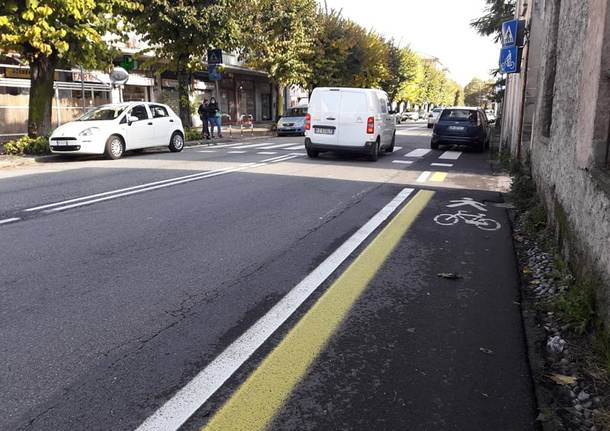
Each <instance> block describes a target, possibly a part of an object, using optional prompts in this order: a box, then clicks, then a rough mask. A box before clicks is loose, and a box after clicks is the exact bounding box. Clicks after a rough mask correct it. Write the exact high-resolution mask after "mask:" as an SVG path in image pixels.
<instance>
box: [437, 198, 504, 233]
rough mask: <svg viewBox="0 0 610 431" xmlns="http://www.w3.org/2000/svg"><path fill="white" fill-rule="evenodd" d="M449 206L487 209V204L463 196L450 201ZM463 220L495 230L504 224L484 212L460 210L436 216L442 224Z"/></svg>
mask: <svg viewBox="0 0 610 431" xmlns="http://www.w3.org/2000/svg"><path fill="white" fill-rule="evenodd" d="M445 206H446V207H447V208H459V207H463V206H467V207H473V208H474V209H476V210H478V211H485V212H486V211H487V208H486V205H485V204H483V203H481V202H477V201H475V200H474V199H472V198H462V199H457V200H453V201H450V202H449V204H448V205H445ZM460 221H463V222H464V223H466V224H469V225H473V226H476V227H477V228H479V229H481V230H486V231H495V230H499V229H500V228H501V227H502V225H501V224H500V223H499V222H498V221H497V220H494V219H492V218H489V217H487V214H484V213H478V214H477V213H469V212H468V211H463V210H458V212H457V213H455V214H439V215H437V216H436V217H434V222H435V223H436V224H438V225H441V226H453V225H455V224H458V223H459V222H460Z"/></svg>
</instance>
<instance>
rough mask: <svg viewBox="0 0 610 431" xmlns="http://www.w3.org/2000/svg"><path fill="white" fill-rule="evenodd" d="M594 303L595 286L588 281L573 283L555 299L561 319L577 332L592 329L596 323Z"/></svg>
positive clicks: (580, 332) (582, 332) (581, 332)
mask: <svg viewBox="0 0 610 431" xmlns="http://www.w3.org/2000/svg"><path fill="white" fill-rule="evenodd" d="M595 304H596V298H595V288H594V285H593V283H591V282H589V281H587V282H584V283H578V284H574V285H573V286H571V287H570V288H569V289H568V290H566V291H565V292H563V293H562V294H560V295H559V297H558V298H557V299H556V301H555V307H556V309H557V310H558V311H559V313H560V315H561V318H562V320H563V321H565V322H566V323H568V324H569V325H570V326H571V327H572V329H574V330H575V331H576V332H577V333H579V334H584V333H585V332H587V331H589V330H591V329H593V325H594V324H595V323H596V311H595V307H596V306H595Z"/></svg>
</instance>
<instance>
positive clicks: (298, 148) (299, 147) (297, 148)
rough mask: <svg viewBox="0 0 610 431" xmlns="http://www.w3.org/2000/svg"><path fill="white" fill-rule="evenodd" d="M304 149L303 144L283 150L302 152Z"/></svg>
mask: <svg viewBox="0 0 610 431" xmlns="http://www.w3.org/2000/svg"><path fill="white" fill-rule="evenodd" d="M303 148H305V144H300V145H295V146H294V147H288V148H284V149H285V150H302V149H303Z"/></svg>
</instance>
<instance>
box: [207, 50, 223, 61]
mask: <svg viewBox="0 0 610 431" xmlns="http://www.w3.org/2000/svg"><path fill="white" fill-rule="evenodd" d="M208 64H222V49H208Z"/></svg>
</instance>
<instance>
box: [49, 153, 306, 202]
mask: <svg viewBox="0 0 610 431" xmlns="http://www.w3.org/2000/svg"><path fill="white" fill-rule="evenodd" d="M296 157H298V156H296V155H291V154H288V155H286V156H282V157H275V158H274V159H270V160H263V161H262V162H259V163H246V164H245V165H242V166H239V167H236V168H227V169H222V170H218V171H216V172H210V173H205V174H202V175H199V176H196V177H192V178H186V179H183V180H180V181H174V182H171V183H165V184H159V185H156V186H153V187H148V188H144V189H142V188H141V189H138V190H131V191H128V192H125V193H119V194H113V195H110V196H104V197H101V198H98V199H92V200H88V201H82V202H77V203H74V204H70V205H65V206H61V207H56V208H51V209H47V210H44V211H43V212H44V213H47V214H50V213H55V212H60V211H65V210H69V209H72V208H77V207H82V206H86V205H92V204H95V203H98V202H104V201H108V200H111V199H117V198H120V197H124V196H131V195H135V194H138V193H143V192H148V191H152V190H158V189H162V188H165V187H171V186H175V185H178V184H185V183H190V182H193V181H198V180H202V179H205V178H211V177H216V176H219V175H225V174H229V173H232V172H239V171H243V170H244V169H251V168H258V167H261V166H265V165H267V164H269V163H275V162H283V161H284V160H290V159H294V158H296Z"/></svg>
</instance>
